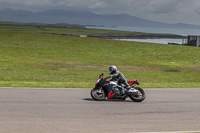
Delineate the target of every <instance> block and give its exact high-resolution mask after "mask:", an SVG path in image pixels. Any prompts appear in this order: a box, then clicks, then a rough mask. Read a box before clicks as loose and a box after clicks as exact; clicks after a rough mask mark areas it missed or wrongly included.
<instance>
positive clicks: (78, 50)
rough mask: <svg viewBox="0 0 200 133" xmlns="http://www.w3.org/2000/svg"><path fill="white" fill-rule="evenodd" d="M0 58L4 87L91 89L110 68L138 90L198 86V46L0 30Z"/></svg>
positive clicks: (199, 58)
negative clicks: (137, 84)
mask: <svg viewBox="0 0 200 133" xmlns="http://www.w3.org/2000/svg"><path fill="white" fill-rule="evenodd" d="M22 28H25V27H22ZM62 30H66V31H65V32H68V31H67V30H71V29H67V28H65V29H62ZM79 30H82V32H84V29H79ZM52 32H53V31H52ZM0 59H1V60H0V86H4V87H70V88H79V87H80V88H92V87H93V86H94V83H95V82H96V80H97V79H98V75H99V74H100V73H101V72H104V73H105V74H106V75H108V70H107V69H108V67H109V66H110V65H116V66H117V67H118V69H119V70H120V71H122V72H123V73H124V75H125V76H126V77H127V78H128V79H133V78H135V79H139V80H140V83H141V87H144V88H168V87H172V88H176V87H184V88H185V87H188V88H189V87H191V88H193V87H194V88H197V87H200V49H199V48H198V47H188V46H174V45H163V44H151V43H140V42H126V41H115V40H106V39H96V38H80V37H72V36H62V35H49V34H40V32H39V31H38V32H37V31H34V32H31V30H30V29H29V31H28V32H27V31H21V30H20V27H18V31H17V30H16V29H15V31H13V30H10V29H9V30H8V28H6V27H5V28H1V29H0Z"/></svg>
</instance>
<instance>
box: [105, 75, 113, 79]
mask: <svg viewBox="0 0 200 133" xmlns="http://www.w3.org/2000/svg"><path fill="white" fill-rule="evenodd" d="M109 78H112V75H110V76H107V77H105V78H104V80H107V79H109Z"/></svg>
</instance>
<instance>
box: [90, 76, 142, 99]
mask: <svg viewBox="0 0 200 133" xmlns="http://www.w3.org/2000/svg"><path fill="white" fill-rule="evenodd" d="M128 84H129V85H130V86H131V88H130V89H129V90H127V91H126V93H125V94H121V90H122V87H124V85H123V84H121V85H118V84H117V83H116V82H113V81H106V80H105V79H104V76H103V73H102V74H100V75H99V79H98V80H97V82H96V84H95V88H93V89H92V90H91V93H90V94H91V97H92V98H93V99H94V100H97V101H103V100H105V99H106V98H108V99H119V100H126V98H127V97H129V98H130V99H131V100H132V101H134V102H142V101H143V100H144V99H145V98H146V95H145V92H144V90H143V89H142V88H140V87H134V86H135V85H136V84H137V85H139V82H138V80H136V79H133V80H130V81H129V82H128Z"/></svg>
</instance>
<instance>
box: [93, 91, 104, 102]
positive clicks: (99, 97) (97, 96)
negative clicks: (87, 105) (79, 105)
mask: <svg viewBox="0 0 200 133" xmlns="http://www.w3.org/2000/svg"><path fill="white" fill-rule="evenodd" d="M90 95H91V97H92V98H93V99H94V100H96V101H104V100H105V99H106V95H105V93H104V91H103V89H100V88H93V89H92V90H91V92H90Z"/></svg>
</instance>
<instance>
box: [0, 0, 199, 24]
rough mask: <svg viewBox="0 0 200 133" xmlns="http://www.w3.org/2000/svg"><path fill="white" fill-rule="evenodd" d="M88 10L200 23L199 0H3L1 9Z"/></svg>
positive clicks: (169, 21)
mask: <svg viewBox="0 0 200 133" xmlns="http://www.w3.org/2000/svg"><path fill="white" fill-rule="evenodd" d="M2 8H11V9H16V10H30V11H34V12H38V11H43V10H49V9H72V10H89V11H92V12H94V13H98V14H129V15H132V16H136V17H140V18H145V19H148V20H154V21H159V22H165V23H170V24H173V23H188V24H196V25H200V0H0V9H2Z"/></svg>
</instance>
